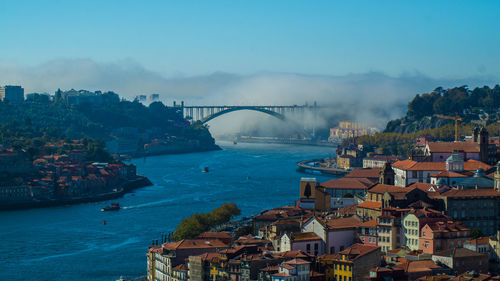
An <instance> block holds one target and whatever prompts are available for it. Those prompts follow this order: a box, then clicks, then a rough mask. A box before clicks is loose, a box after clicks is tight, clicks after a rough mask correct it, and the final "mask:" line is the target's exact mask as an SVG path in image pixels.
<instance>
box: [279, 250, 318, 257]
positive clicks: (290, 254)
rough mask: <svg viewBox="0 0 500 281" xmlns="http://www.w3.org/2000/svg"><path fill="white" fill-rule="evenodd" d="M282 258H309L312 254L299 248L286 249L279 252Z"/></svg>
mask: <svg viewBox="0 0 500 281" xmlns="http://www.w3.org/2000/svg"><path fill="white" fill-rule="evenodd" d="M281 256H282V257H284V258H311V257H313V255H311V254H308V253H304V252H302V251H301V250H293V251H286V252H283V253H281Z"/></svg>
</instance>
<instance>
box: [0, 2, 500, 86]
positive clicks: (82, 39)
mask: <svg viewBox="0 0 500 281" xmlns="http://www.w3.org/2000/svg"><path fill="white" fill-rule="evenodd" d="M498 12H500V1H290V0H289V1H255V0H254V1H237V0H233V1H123V0H120V1H46V0H44V1H28V0H1V1H0V34H1V35H2V36H1V37H2V43H1V44H0V61H3V62H7V63H9V64H13V65H17V64H20V65H30V66H31V65H38V64H43V63H45V62H47V61H51V60H56V59H90V60H92V61H95V62H97V63H112V62H119V61H123V60H130V61H134V62H136V63H138V64H140V65H142V66H143V67H144V68H146V69H148V70H151V71H154V72H157V73H160V74H161V75H164V76H170V77H171V76H178V75H188V76H190V75H204V74H209V73H213V72H216V71H222V72H229V73H237V74H253V73H261V72H286V73H301V74H307V75H345V74H349V73H366V72H370V71H379V72H382V73H385V74H388V75H391V76H399V75H404V74H408V73H410V74H412V73H420V74H424V75H426V76H428V77H432V78H464V77H473V76H493V77H500V64H499V63H498V62H500V51H499V50H500V49H499V46H500V21H499V20H498Z"/></svg>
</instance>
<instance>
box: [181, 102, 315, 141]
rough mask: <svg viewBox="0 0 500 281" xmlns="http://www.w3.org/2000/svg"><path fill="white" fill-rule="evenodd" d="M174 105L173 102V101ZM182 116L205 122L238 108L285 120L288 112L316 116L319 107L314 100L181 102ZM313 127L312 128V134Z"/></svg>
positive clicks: (193, 120)
mask: <svg viewBox="0 0 500 281" xmlns="http://www.w3.org/2000/svg"><path fill="white" fill-rule="evenodd" d="M174 106H175V103H174ZM180 107H181V108H182V114H183V117H185V118H187V119H190V120H191V121H192V122H196V121H201V122H202V123H207V122H208V121H210V120H212V119H215V118H217V117H219V116H222V115H224V114H228V113H231V112H235V111H240V110H250V111H257V112H262V113H264V114H267V115H270V116H273V117H275V118H278V119H280V120H283V121H285V120H286V115H288V114H304V113H305V112H311V113H312V114H313V116H314V118H316V114H317V109H318V108H319V107H318V105H317V104H316V102H315V103H314V104H313V105H307V104H305V105H213V106H185V105H184V102H182V103H181V106H180ZM314 131H315V128H314V126H313V128H312V135H313V136H314Z"/></svg>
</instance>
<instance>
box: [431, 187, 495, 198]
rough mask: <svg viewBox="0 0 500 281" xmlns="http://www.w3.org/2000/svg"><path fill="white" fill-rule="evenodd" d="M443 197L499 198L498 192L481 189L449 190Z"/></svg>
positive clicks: (490, 189)
mask: <svg viewBox="0 0 500 281" xmlns="http://www.w3.org/2000/svg"><path fill="white" fill-rule="evenodd" d="M441 196H443V197H500V192H498V191H496V190H495V189H493V188H481V189H450V190H448V191H446V192H444V193H443V194H441Z"/></svg>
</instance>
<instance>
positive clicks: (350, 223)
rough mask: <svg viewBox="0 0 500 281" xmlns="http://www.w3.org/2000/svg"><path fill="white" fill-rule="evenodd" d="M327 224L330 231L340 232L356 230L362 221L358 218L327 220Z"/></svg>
mask: <svg viewBox="0 0 500 281" xmlns="http://www.w3.org/2000/svg"><path fill="white" fill-rule="evenodd" d="M325 223H326V226H327V228H328V229H329V230H339V229H350V228H356V227H358V226H359V224H360V223H361V221H359V220H358V219H357V218H338V219H329V220H326V221H325Z"/></svg>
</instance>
